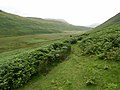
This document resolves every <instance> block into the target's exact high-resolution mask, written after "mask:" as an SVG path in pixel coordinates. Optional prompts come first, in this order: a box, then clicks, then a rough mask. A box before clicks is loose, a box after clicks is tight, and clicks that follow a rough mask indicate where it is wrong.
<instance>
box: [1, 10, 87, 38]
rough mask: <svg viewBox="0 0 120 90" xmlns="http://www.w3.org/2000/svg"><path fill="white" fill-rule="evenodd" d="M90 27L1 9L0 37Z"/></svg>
mask: <svg viewBox="0 0 120 90" xmlns="http://www.w3.org/2000/svg"><path fill="white" fill-rule="evenodd" d="M88 29H89V28H86V27H83V26H73V25H70V24H68V23H65V22H61V21H55V20H44V19H41V18H28V17H21V16H17V15H13V14H9V13H6V12H4V11H1V10H0V37H2V36H18V35H29V34H30V35H33V34H42V33H59V32H64V31H74V30H75V31H76V30H77V31H81V30H88Z"/></svg>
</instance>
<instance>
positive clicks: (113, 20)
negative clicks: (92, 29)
mask: <svg viewBox="0 0 120 90" xmlns="http://www.w3.org/2000/svg"><path fill="white" fill-rule="evenodd" d="M114 24H115V25H119V24H120V13H118V14H117V15H115V16H113V17H112V18H110V19H109V20H107V21H106V22H104V23H103V24H101V25H99V26H98V27H96V29H103V28H107V27H108V28H109V27H112V26H113V25H114Z"/></svg>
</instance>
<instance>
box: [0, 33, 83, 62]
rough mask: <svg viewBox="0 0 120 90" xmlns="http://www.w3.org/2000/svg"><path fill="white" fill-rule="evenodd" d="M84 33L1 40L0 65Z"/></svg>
mask: <svg viewBox="0 0 120 90" xmlns="http://www.w3.org/2000/svg"><path fill="white" fill-rule="evenodd" d="M80 33H83V32H66V33H53V34H37V35H24V36H14V37H4V38H0V63H3V62H5V61H9V60H10V59H11V58H13V57H14V56H16V55H17V54H20V53H25V52H30V51H32V50H34V49H37V48H42V47H45V46H47V45H49V44H51V43H53V42H57V41H60V40H64V39H67V38H70V35H72V36H74V35H78V34H80Z"/></svg>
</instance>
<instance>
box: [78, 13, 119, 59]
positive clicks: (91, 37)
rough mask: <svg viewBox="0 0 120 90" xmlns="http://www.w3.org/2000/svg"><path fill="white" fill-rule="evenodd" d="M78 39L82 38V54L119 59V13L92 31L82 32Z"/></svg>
mask: <svg viewBox="0 0 120 90" xmlns="http://www.w3.org/2000/svg"><path fill="white" fill-rule="evenodd" d="M79 39H82V41H81V43H80V48H81V49H82V50H83V54H87V55H88V54H89V55H97V56H98V57H99V58H101V59H106V60H114V61H120V14H117V15H116V16H114V17H113V18H111V19H109V20H108V21H106V22H105V23H103V24H102V25H100V26H98V27H97V28H95V29H94V30H93V31H91V32H88V33H85V34H83V35H82V36H80V37H79Z"/></svg>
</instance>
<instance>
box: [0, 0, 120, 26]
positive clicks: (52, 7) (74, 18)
mask: <svg viewBox="0 0 120 90" xmlns="http://www.w3.org/2000/svg"><path fill="white" fill-rule="evenodd" d="M0 9H1V10H3V11H6V12H9V13H13V14H17V15H21V16H26V17H39V18H54V19H64V20H66V21H67V22H69V23H71V24H74V25H82V26H86V25H91V24H93V23H103V22H104V21H106V20H107V19H109V18H110V17H112V16H114V15H115V14H117V13H119V12H120V0H0Z"/></svg>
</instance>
